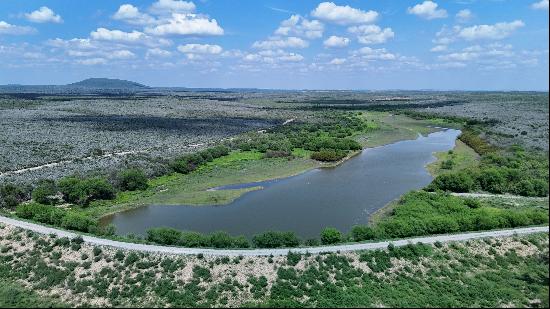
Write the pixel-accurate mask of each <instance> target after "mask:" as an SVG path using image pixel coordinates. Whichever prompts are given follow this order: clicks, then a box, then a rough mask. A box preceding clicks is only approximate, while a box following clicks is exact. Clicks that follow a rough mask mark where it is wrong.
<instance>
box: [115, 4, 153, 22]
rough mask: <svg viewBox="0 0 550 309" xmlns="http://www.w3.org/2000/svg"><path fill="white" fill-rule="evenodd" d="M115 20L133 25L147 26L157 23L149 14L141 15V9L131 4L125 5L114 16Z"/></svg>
mask: <svg viewBox="0 0 550 309" xmlns="http://www.w3.org/2000/svg"><path fill="white" fill-rule="evenodd" d="M113 19H115V20H121V21H124V22H126V23H129V24H132V25H146V24H151V23H154V22H155V19H154V18H153V17H151V16H149V15H148V14H145V13H141V12H140V11H139V9H138V8H137V7H135V6H133V5H131V4H123V5H121V6H120V7H119V8H118V11H116V13H115V14H114V15H113Z"/></svg>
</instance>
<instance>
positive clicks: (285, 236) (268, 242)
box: [252, 231, 300, 248]
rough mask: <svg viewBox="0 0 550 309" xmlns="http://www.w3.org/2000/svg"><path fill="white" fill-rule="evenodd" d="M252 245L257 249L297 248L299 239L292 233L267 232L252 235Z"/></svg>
mask: <svg viewBox="0 0 550 309" xmlns="http://www.w3.org/2000/svg"><path fill="white" fill-rule="evenodd" d="M252 243H254V246H255V247H258V248H281V247H290V248H291V247H297V246H298V245H299V244H300V240H299V238H298V237H297V236H296V234H294V232H275V231H268V232H264V233H262V234H258V235H254V237H253V238H252Z"/></svg>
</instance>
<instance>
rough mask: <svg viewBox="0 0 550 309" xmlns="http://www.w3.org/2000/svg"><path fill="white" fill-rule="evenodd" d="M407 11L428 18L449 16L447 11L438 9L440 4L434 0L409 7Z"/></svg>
mask: <svg viewBox="0 0 550 309" xmlns="http://www.w3.org/2000/svg"><path fill="white" fill-rule="evenodd" d="M407 12H408V13H409V14H413V15H416V16H419V17H422V18H424V19H428V20H430V19H436V18H445V17H447V11H446V10H444V9H438V4H437V3H435V2H433V1H424V2H422V3H420V4H417V5H415V6H413V7H409V8H408V9H407Z"/></svg>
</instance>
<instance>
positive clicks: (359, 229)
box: [351, 225, 376, 241]
mask: <svg viewBox="0 0 550 309" xmlns="http://www.w3.org/2000/svg"><path fill="white" fill-rule="evenodd" d="M351 236H352V238H353V240H354V241H364V240H371V239H375V238H376V234H375V232H374V230H373V229H372V228H371V227H369V226H365V225H356V226H354V227H353V228H352V229H351Z"/></svg>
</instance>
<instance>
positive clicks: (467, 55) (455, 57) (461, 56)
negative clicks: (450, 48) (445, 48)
mask: <svg viewBox="0 0 550 309" xmlns="http://www.w3.org/2000/svg"><path fill="white" fill-rule="evenodd" d="M478 57H479V54H478V53H477V52H467V51H464V52H460V53H451V54H447V55H442V56H438V59H439V60H443V61H454V62H457V61H458V62H460V61H470V60H473V59H477V58H478Z"/></svg>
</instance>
